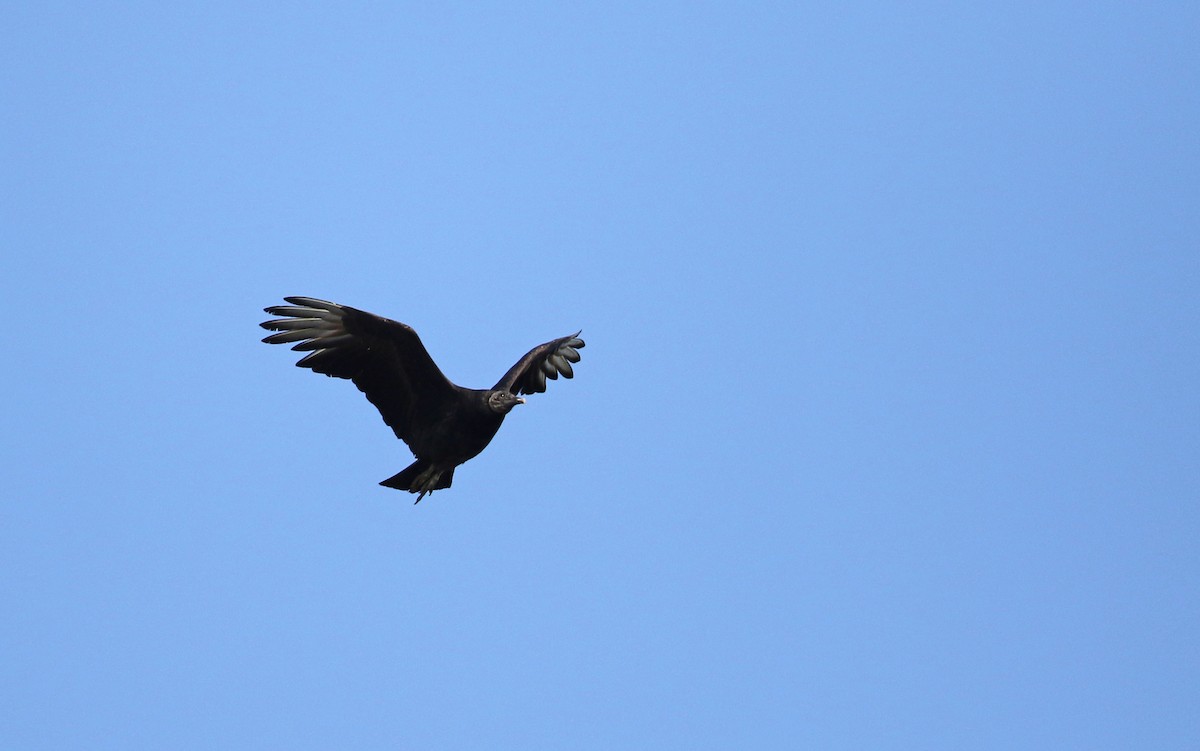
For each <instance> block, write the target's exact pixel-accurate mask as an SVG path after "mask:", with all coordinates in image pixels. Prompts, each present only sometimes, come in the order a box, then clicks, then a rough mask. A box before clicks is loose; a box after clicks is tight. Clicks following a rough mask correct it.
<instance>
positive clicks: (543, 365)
mask: <svg viewBox="0 0 1200 751" xmlns="http://www.w3.org/2000/svg"><path fill="white" fill-rule="evenodd" d="M581 333H582V332H580V331H576V332H575V333H574V334H571V335H570V336H564V337H560V338H558V339H555V340H554V341H552V342H546V343H545V344H539V345H538V346H536V347H534V348H533V349H531V350H529V352H528V353H526V355H525V356H524V357H522V358H521V359H520V360H518V361H517V364H516V365H514V366H512V367H511V368H509V369H508V372H507V373H505V374H504V377H503V378H501V379H500V380H499V382H497V383H496V385H495V386H494V387H493V388H495V389H497V390H500V389H503V390H504V391H510V392H512V393H514V394H540V393H542V392H543V391H545V390H546V379H547V378H549V379H550V380H552V381H553V380H555V379H557V378H558V377H559V375H561V376H562V377H563V378H572V377H574V375H575V371H574V370H572V369H571V363H573V362H579V350H581V349H583V347H584V344H583V340H582V339H580V338H579V335H580V334H581Z"/></svg>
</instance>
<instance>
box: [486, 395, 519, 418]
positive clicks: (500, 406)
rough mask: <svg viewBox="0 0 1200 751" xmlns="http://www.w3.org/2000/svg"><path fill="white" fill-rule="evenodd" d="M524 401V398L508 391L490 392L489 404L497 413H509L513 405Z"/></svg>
mask: <svg viewBox="0 0 1200 751" xmlns="http://www.w3.org/2000/svg"><path fill="white" fill-rule="evenodd" d="M524 403H525V400H524V399H522V398H521V397H519V396H513V395H512V394H510V393H509V392H507V391H493V392H492V393H490V394H488V406H489V407H491V409H492V411H493V412H496V413H497V414H501V415H507V414H508V413H509V412H511V411H512V408H513V407H515V406H517V405H518V404H524Z"/></svg>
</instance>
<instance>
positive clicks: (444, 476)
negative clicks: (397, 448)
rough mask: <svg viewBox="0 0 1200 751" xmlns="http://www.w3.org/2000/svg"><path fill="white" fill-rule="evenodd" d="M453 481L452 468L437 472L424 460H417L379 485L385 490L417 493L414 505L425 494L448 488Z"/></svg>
mask: <svg viewBox="0 0 1200 751" xmlns="http://www.w3.org/2000/svg"><path fill="white" fill-rule="evenodd" d="M453 480H454V468H453V467H451V468H450V469H448V470H438V469H437V468H435V467H434V466H433V465H432V464H430V463H429V462H427V461H425V460H424V459H418V460H416V461H415V462H413V463H412V464H410V465H408V466H407V467H405V468H404V469H403V470H402V471H400V472H398V473H396V474H394V475H392V476H391V477H389V478H388V479H386V480H384V481H382V482H380V483H379V484H380V485H382V486H384V487H385V488H395V489H396V490H407V491H408V492H410V493H419V494H420V495H418V496H417V500H416V501H415V503H420V502H421V499H422V498H424V497H425V494H426V493H432V492H433V491H435V490H442V489H443V488H448V487H450V483H451V482H452V481H453Z"/></svg>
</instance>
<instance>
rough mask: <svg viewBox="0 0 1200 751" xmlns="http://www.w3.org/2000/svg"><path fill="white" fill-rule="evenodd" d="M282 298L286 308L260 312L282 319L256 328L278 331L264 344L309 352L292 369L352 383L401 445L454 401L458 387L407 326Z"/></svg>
mask: <svg viewBox="0 0 1200 751" xmlns="http://www.w3.org/2000/svg"><path fill="white" fill-rule="evenodd" d="M283 299H284V300H286V301H287V302H289V303H291V305H276V306H273V307H270V308H265V309H264V310H265V311H266V312H267V313H269V314H270V315H273V316H282V317H281V318H276V319H274V320H270V321H264V322H263V323H262V324H260V325H261V326H262V327H263V328H264V329H268V330H270V331H277V332H279V333H277V334H271V335H270V336H268V337H266V338H265V339H263V341H264V342H266V343H267V344H290V343H292V342H296V344H295V345H294V346H293V347H292V349H294V350H298V351H301V352H308V354H307V355H305V356H304V357H302V358H300V360H299V361H298V362H297V363H296V365H297V366H299V367H301V368H311V369H312V370H313V371H314V372H316V373H322V374H324V375H327V376H333V377H336V378H349V379H350V380H352V381H354V385H355V386H358V389H359V391H362V392H363V393H364V394H365V395H366V397H367V399H368V400H370V402H371V403H372V404H374V405H375V406H376V407H377V408H378V409H379V413H380V414H381V415H383V421H384V422H386V423H387V424H388V426H390V427H391V429H392V430H393V431H394V432H395V433H396V437H397V438H399V439H400V440H402V441H404V442H405V443H411V438H412V435H413V431H414V427H415V426H418V424H419V423H420V422H422V419H421V418H422V415H424V414H429V413H437V412H438V411H439V410H440V408H441V406H443V405H445V404H446V403H447V402H448V401H449V400H453V399H454V398H455V397H456V395H457V388H456V387H455V386H454V384H452V383H451V382H450V381H449V379H447V378H446V376H444V375H442V371H441V370H440V369H439V368H438V366H437V364H436V363H434V361H433V358H432V357H430V356H429V352H428V351H426V349H425V345H424V344H422V343H421V339H420V337H418V336H417V332H416V331H413V330H412V328H411V327H409V326H406V325H405V324H403V323H400V322H398V321H392V320H389V319H387V318H381V317H380V316H377V315H372V314H371V313H367V312H365V311H362V310H358V309H356V308H351V307H349V306H347V305H338V304H337V303H332V302H327V301H325V300H317V299H315V298H312V297H285V298H283Z"/></svg>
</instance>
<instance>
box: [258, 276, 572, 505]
mask: <svg viewBox="0 0 1200 751" xmlns="http://www.w3.org/2000/svg"><path fill="white" fill-rule="evenodd" d="M283 299H284V300H286V301H287V302H288V303H290V304H289V305H274V306H272V307H269V308H264V310H265V311H266V312H267V313H268V314H269V315H273V316H279V317H278V318H275V319H272V320H270V321H264V322H263V323H261V324H260V325H261V326H262V327H263V328H264V329H268V330H270V331H276V332H278V333H275V334H271V335H270V336H268V337H266V338H264V339H263V341H264V342H266V343H267V344H291V343H293V342H295V344H294V345H293V346H292V349H294V350H298V351H301V352H307V353H308V354H306V355H305V356H304V357H302V358H300V360H299V361H298V362H297V363H296V365H297V366H298V367H301V368H309V369H311V370H312V371H313V372H316V373H321V374H324V375H327V376H331V377H335V378H348V379H350V380H351V381H354V385H355V386H357V387H358V390H359V391H361V392H363V394H365V395H366V397H367V400H368V401H370V402H371V403H372V404H374V405H375V407H376V408H377V409H378V410H379V413H380V414H381V415H383V421H384V422H385V423H387V424H388V426H389V427H390V428H391V429H392V431H393V432H395V434H396V437H397V438H399V439H400V440H402V441H404V442H405V443H406V444H408V447H409V448H410V449H412V452H413V455H414V456H415V457H416V461H415V462H413V463H412V464H410V465H409V466H408V467H406V468H405V469H404V470H402V471H401V472H399V473H397V474H395V475H393V476H392V477H389V478H388V479H386V480H384V481H383V482H381V483H379V484H380V485H383V486H385V487H389V488H396V489H397V490H407V491H408V492H410V493H417V494H418V495H417V500H416V503H420V502H421V499H422V498H424V497H425V495H426V494H427V493H432V492H433V491H435V490H442V489H443V488H448V487H450V483H451V481H452V480H453V479H454V469H455V467H457V466H458V465H460V464H462V463H463V462H465V461H467V460H468V459H471V458H472V457H474V456H476V455H477V454H479V452H480V451H483V449H484V448H485V447H486V446H487V445H488V443H489V442H491V440H492V436H494V435H496V431H497V430H499V429H500V423H502V422H504V416H505V415H507V414H508V413H509V412H510V411H511V410H512V408H513V407H515V406H516V405H518V404H524V403H525V400H524V399H522V398H521V394H539V393H542V392H544V391H545V390H546V379H547V378H549V379H550V380H555V379H557V378H558V377H559V376H560V375H561V376H563V377H564V378H571V377H573V376H574V375H575V373H574V371H573V370H572V368H571V363H576V362H579V350H581V349H583V346H584V344H583V340H582V339H580V338H579V334H580V332H575V333H574V334H571V335H570V336H562V337H559V338H558V339H554V340H552V341H549V342H546V343H545V344H539V345H538V346H536V347H534V348H533V349H531V350H529V352H527V353H526V354H525V356H524V357H522V358H521V359H520V360H518V361H517V363H516V364H515V365H513V366H512V367H511V368H509V369H508V372H507V373H505V374H504V376H503V377H501V378H500V380H499V381H497V382H496V385H495V386H493V387H491V388H490V389H467V388H463V387H462V386H458V385H455V384H453V383H451V382H450V380H449V379H448V378H446V376H444V375H442V371H441V370H440V369H439V368H438V366H437V364H436V363H435V362H434V361H433V358H432V357H430V356H429V352H428V351H426V349H425V345H424V344H422V343H421V339H420V337H418V336H417V332H416V331H414V330H413V329H412V328H411V327H410V326H407V325H405V324H403V323H400V322H399V321H392V320H389V319H387V318H382V317H380V316H377V315H373V314H371V313H367V312H366V311H362V310H358V309H356V308H351V307H350V306H348V305H338V304H337V303H332V302H327V301H325V300H317V299H315V298H312V297H285V298H283Z"/></svg>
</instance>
